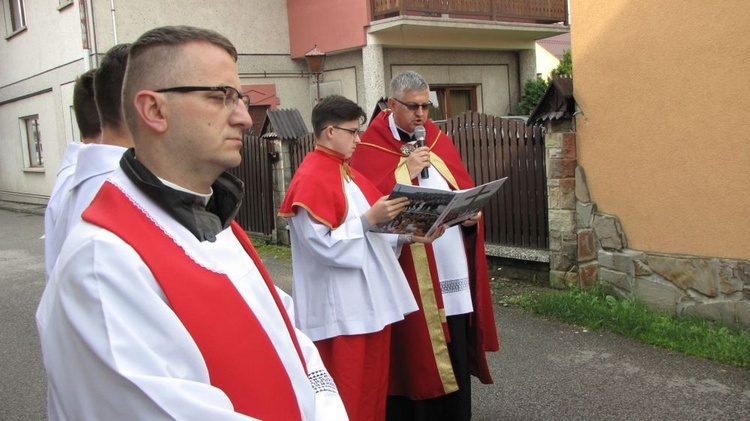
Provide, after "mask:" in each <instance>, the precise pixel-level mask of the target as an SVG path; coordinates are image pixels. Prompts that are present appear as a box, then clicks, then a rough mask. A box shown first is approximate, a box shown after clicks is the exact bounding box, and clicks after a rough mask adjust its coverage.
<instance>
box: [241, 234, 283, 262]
mask: <svg viewBox="0 0 750 421" xmlns="http://www.w3.org/2000/svg"><path fill="white" fill-rule="evenodd" d="M250 241H252V243H253V247H255V251H257V252H258V255H260V257H263V258H273V259H290V260H291V258H292V249H291V247H289V246H277V245H273V244H268V242H266V241H265V240H261V239H258V238H253V237H250Z"/></svg>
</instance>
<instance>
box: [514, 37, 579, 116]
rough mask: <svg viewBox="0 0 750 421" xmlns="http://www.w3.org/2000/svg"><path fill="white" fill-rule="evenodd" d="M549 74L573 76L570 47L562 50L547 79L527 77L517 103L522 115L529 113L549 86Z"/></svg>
mask: <svg viewBox="0 0 750 421" xmlns="http://www.w3.org/2000/svg"><path fill="white" fill-rule="evenodd" d="M551 76H569V77H570V76H573V54H572V53H571V51H570V49H568V50H565V51H564V52H563V57H562V60H560V64H558V65H557V67H555V68H554V69H552V72H550V77H548V78H547V79H542V78H536V79H529V80H527V81H526V84H525V85H524V87H523V95H521V102H519V103H518V112H519V113H520V114H522V115H528V114H531V112H532V111H534V108H536V106H537V105H538V104H539V101H541V100H542V97H543V96H544V93H545V92H546V91H547V88H548V87H549V84H550V81H551V80H552V78H551Z"/></svg>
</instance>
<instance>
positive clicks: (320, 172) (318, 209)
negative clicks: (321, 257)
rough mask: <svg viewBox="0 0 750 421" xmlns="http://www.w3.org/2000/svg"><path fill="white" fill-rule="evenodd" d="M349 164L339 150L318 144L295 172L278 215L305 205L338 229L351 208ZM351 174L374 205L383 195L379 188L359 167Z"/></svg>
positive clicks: (316, 217)
mask: <svg viewBox="0 0 750 421" xmlns="http://www.w3.org/2000/svg"><path fill="white" fill-rule="evenodd" d="M346 166H348V164H347V163H346V161H345V160H344V159H343V158H341V157H340V156H339V155H338V154H336V152H334V151H332V150H330V149H328V148H324V147H323V146H320V145H318V146H317V147H316V148H315V150H314V151H312V152H311V153H309V154H307V156H306V157H305V159H304V160H303V161H302V164H301V165H300V166H299V168H298V169H297V171H296V172H295V173H294V177H293V178H292V182H291V183H290V184H289V189H288V190H287V192H286V196H285V197H284V201H283V202H282V203H281V207H280V208H279V216H282V217H285V218H288V217H292V216H294V215H295V214H296V213H297V210H296V208H297V207H302V208H304V209H305V210H307V212H309V213H310V216H311V217H313V218H315V219H316V220H317V221H318V222H320V223H322V224H324V225H326V226H328V227H329V228H331V229H336V228H338V227H339V226H340V225H341V224H342V223H343V222H344V218H346V214H347V212H348V211H349V204H348V202H347V199H346V193H345V192H344V180H345V177H347V174H346ZM351 173H352V174H351V178H352V180H353V181H354V183H355V184H356V185H357V187H359V189H360V190H361V191H362V194H364V195H365V198H367V201H368V202H369V203H370V205H372V204H374V203H375V202H376V201H377V200H378V199H379V198H380V197H381V196H382V194H381V193H380V191H379V190H378V189H377V188H376V187H375V186H374V185H373V184H372V183H371V182H370V181H368V180H367V179H366V178H365V177H364V176H363V175H362V174H360V173H359V172H357V171H356V170H352V171H351Z"/></svg>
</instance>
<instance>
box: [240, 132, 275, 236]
mask: <svg viewBox="0 0 750 421" xmlns="http://www.w3.org/2000/svg"><path fill="white" fill-rule="evenodd" d="M229 172H230V173H231V174H233V175H235V176H236V177H238V178H239V179H240V180H242V181H244V182H245V197H244V198H243V199H242V206H241V207H240V211H239V213H238V214H237V217H236V218H235V219H236V220H237V222H238V223H239V224H240V225H241V226H242V227H243V228H244V229H245V230H246V231H249V232H250V233H252V234H253V235H255V236H260V237H270V236H271V234H272V233H273V230H274V228H275V225H276V209H274V208H273V179H272V172H271V158H270V155H269V154H268V145H267V143H266V141H265V140H263V139H260V138H259V137H258V136H250V135H248V136H247V137H246V139H245V146H244V147H243V148H242V164H240V165H239V166H238V167H236V168H233V169H231V170H229Z"/></svg>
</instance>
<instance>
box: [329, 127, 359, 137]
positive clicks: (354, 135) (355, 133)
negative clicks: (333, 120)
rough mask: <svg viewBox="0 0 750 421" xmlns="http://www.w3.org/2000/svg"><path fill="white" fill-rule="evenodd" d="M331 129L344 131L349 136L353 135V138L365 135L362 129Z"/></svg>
mask: <svg viewBox="0 0 750 421" xmlns="http://www.w3.org/2000/svg"><path fill="white" fill-rule="evenodd" d="M331 127H333V128H334V129H339V130H343V131H345V132H349V134H351V135H352V137H358V136H362V133H364V132H363V131H362V130H360V129H347V128H346V127H339V126H331Z"/></svg>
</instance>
